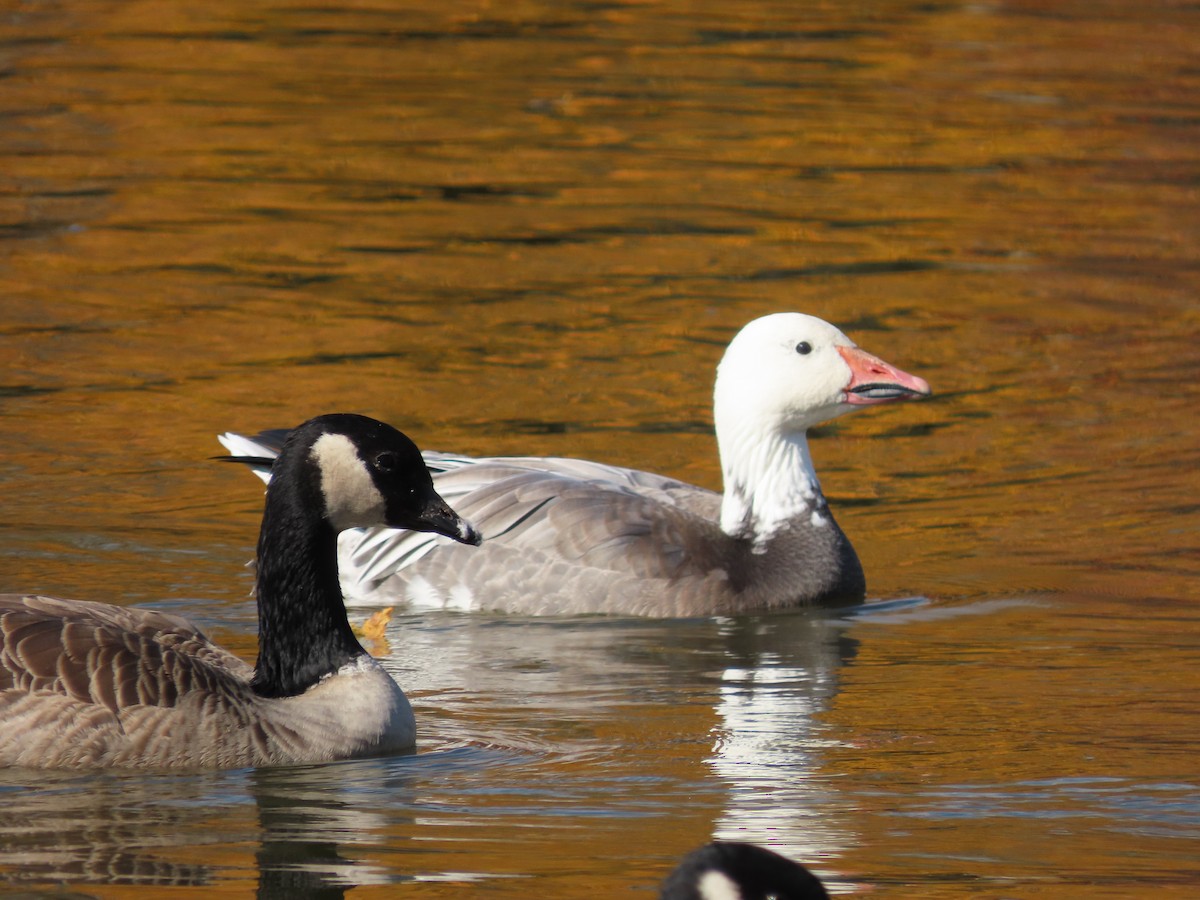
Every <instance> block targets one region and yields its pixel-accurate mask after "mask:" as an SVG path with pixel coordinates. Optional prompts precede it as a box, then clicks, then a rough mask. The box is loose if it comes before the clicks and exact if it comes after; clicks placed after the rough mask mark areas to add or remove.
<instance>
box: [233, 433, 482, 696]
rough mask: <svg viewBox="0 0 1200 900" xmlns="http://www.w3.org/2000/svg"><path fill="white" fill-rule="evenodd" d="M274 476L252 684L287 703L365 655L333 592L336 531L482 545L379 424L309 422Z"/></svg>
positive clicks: (266, 515)
mask: <svg viewBox="0 0 1200 900" xmlns="http://www.w3.org/2000/svg"><path fill="white" fill-rule="evenodd" d="M273 475H274V477H272V479H271V482H270V484H269V485H268V486H267V502H266V507H265V509H264V511H263V528H262V531H261V532H260V537H259V546H258V561H259V562H258V572H257V585H256V589H257V593H258V611H259V616H258V620H259V655H258V665H257V667H256V671H255V676H254V681H253V682H252V685H253V687H254V689H255V691H256V692H257V693H259V694H260V695H264V696H272V697H283V696H292V695H295V694H299V693H302V692H303V691H304V690H306V689H307V688H308V687H310V686H312V685H313V684H315V683H317V682H318V681H319V680H320V679H321V678H322V677H324V676H326V675H328V674H329V673H331V672H335V671H337V670H338V668H339V667H341V666H344V665H346V664H348V663H350V662H353V661H354V660H356V659H358V658H359V657H360V656H362V655H363V650H362V647H361V646H359V644H358V641H357V639H356V638H355V637H354V634H353V632H352V631H351V629H350V625H349V622H348V621H347V619H346V610H345V606H344V601H343V599H342V592H341V588H340V586H339V584H338V567H337V534H338V533H339V532H341V531H344V530H345V529H347V528H366V527H372V526H376V525H386V526H388V527H391V528H407V529H410V530H413V531H431V532H434V533H436V534H441V535H445V536H446V537H449V538H452V539H454V540H456V541H460V542H462V543H464V544H478V543H480V540H481V538H480V536H479V533H478V532H477V531H476V530H475V529H474V528H473V527H472V526H471V525H470V524H469V523H468V522H467V521H466V520H464V519H462V518H460V517H459V516H458V515H457V514H456V513H455V512H454V511H453V510H452V509H451V508H450V507H449V506H448V505H447V504H446V502H445V501H444V500H443V499H442V498H441V497H440V496H438V494H437V492H436V491H435V490H434V487H433V481H432V480H431V478H430V476H429V472H428V470H427V469H426V468H425V463H424V460H422V458H421V453H420V451H419V450H418V449H417V447H416V445H414V444H413V442H412V441H410V440H409V439H408V438H407V437H406V436H405V435H403V434H401V433H400V432H399V431H397V430H396V429H395V428H392V427H391V426H390V425H386V424H384V423H383V422H379V421H376V420H375V419H369V418H367V417H365V416H358V415H352V414H348V413H339V414H334V415H326V416H318V417H317V418H315V419H310V420H309V421H307V422H305V423H304V424H303V425H301V426H299V427H298V428H296V429H295V430H293V431H292V432H291V433H290V434H289V435H288V438H287V441H286V442H285V443H284V445H283V449H282V450H281V451H280V454H279V458H278V459H277V460H275V463H274V465H273Z"/></svg>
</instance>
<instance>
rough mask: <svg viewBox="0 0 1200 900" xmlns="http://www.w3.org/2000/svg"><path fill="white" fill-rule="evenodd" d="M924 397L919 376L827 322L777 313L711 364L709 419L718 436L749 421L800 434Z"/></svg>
mask: <svg viewBox="0 0 1200 900" xmlns="http://www.w3.org/2000/svg"><path fill="white" fill-rule="evenodd" d="M930 393H931V392H930V389H929V384H928V382H926V381H925V379H924V378H920V377H918V376H916V375H910V374H908V373H907V372H904V371H901V370H900V369H898V368H896V367H895V366H893V365H891V364H889V363H886V362H884V361H883V360H881V359H879V358H878V357H876V356H872V355H871V354H870V353H867V352H866V351H864V350H860V349H859V348H858V346H857V345H855V343H854V341H852V340H850V338H848V337H846V335H845V334H843V333H842V332H841V331H840V330H839V329H837V328H835V327H834V326H833V325H830V324H829V323H828V322H826V321H823V320H822V319H818V318H817V317H815V316H807V315H804V314H803V313H775V314H774V315H769V316H763V317H762V318H760V319H755V320H754V321H753V322H750V323H749V324H748V325H746V326H745V327H744V328H743V329H742V330H741V331H739V332H738V333H737V335H736V336H735V337H734V339H733V341H731V342H730V344H729V348H728V349H727V350H726V351H725V356H724V357H723V358H722V360H721V363H720V365H719V366H718V367H717V383H716V389H715V392H714V415H715V417H716V421H717V432H718V434H720V433H721V432H722V431H727V430H730V426H734V427H736V423H738V422H744V421H748V420H753V421H755V422H757V423H759V424H760V427H764V428H769V429H771V430H773V431H775V432H776V433H779V434H789V433H803V432H805V431H807V430H808V429H809V428H811V427H813V426H814V425H819V424H821V423H822V422H827V421H829V420H830V419H833V418H836V417H838V416H840V415H843V414H844V413H848V412H851V411H853V410H855V409H860V408H862V407H864V406H870V405H875V404H879V403H888V402H891V401H895V400H915V399H920V398H922V397H928V396H929V395H930ZM723 426H724V427H723Z"/></svg>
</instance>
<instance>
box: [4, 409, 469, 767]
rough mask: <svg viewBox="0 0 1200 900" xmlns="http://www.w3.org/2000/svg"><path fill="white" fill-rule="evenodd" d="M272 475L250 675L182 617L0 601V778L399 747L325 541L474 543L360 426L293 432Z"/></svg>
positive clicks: (378, 675) (394, 719)
mask: <svg viewBox="0 0 1200 900" xmlns="http://www.w3.org/2000/svg"><path fill="white" fill-rule="evenodd" d="M276 469H277V473H278V477H277V478H276V479H275V480H274V482H273V483H272V485H271V487H270V489H269V490H268V491H267V501H266V509H265V511H264V513H263V523H262V530H261V532H260V534H259V541H258V576H257V591H258V610H259V656H258V665H257V668H254V669H252V668H251V667H250V666H249V665H247V664H246V663H245V662H243V661H242V660H240V659H238V658H237V657H236V656H234V655H233V654H232V653H229V652H228V651H226V650H223V649H221V648H220V647H218V646H216V645H215V644H213V643H212V642H211V641H209V640H208V638H206V637H205V636H204V635H203V634H201V633H200V631H198V630H197V629H196V627H195V626H193V625H192V624H191V623H189V622H188V621H187V620H186V619H183V618H180V617H178V616H172V615H168V614H165V613H159V612H153V611H151V610H141V609H126V608H123V607H119V606H110V605H108V604H104V603H88V602H83V601H77V600H59V599H56V598H52V597H32V596H30V597H23V596H18V595H0V636H2V638H3V646H2V647H0V765H20V766H39V767H84V766H135V767H155V768H158V767H167V766H177V767H222V768H224V767H234V766H238V767H240V766H251V765H270V764H277V763H293V762H316V761H321V760H329V759H339V758H343V757H350V756H364V755H371V754H376V753H383V752H388V751H393V750H402V749H406V748H410V747H412V745H413V741H414V723H413V715H412V709H411V707H410V706H409V704H408V700H407V699H406V698H405V696H404V693H403V692H402V691H401V690H400V688H399V686H397V684H396V683H395V682H394V681H393V680H392V678H391V676H389V675H388V674H387V673H386V672H385V671H384V670H383V668H382V667H381V666H379V665H378V664H377V663H376V662H375V661H374V660H372V659H371V658H370V656H368V655H367V654H366V653H365V652H364V651H363V649H362V647H360V646H359V644H358V642H357V641H356V640H355V638H354V635H353V633H352V632H351V630H350V625H349V622H348V621H347V619H346V611H345V607H344V605H343V600H342V595H341V591H340V589H339V588H338V582H337V558H336V553H337V534H338V532H340V531H342V530H343V529H346V528H351V527H362V526H371V525H388V526H391V527H396V528H421V529H426V530H431V531H437V532H438V533H439V534H444V535H446V536H448V537H450V538H453V539H454V540H459V541H464V542H468V543H478V536H477V535H476V533H475V532H474V531H473V530H472V529H471V527H470V526H469V525H467V524H466V523H465V522H464V521H463V520H462V519H460V518H459V517H458V516H457V515H455V513H454V512H453V511H452V510H451V509H450V508H449V507H448V506H446V504H445V502H444V501H443V500H442V499H441V498H440V497H439V496H438V495H437V493H436V492H435V491H434V489H433V484H432V482H431V481H430V478H429V475H428V474H427V472H426V470H425V467H424V466H423V465H422V464H421V457H420V453H419V451H418V450H417V448H416V447H415V446H414V445H413V443H412V442H411V441H410V440H408V438H406V437H405V436H404V435H402V434H401V433H400V432H398V431H396V430H395V429H394V428H391V427H389V426H387V425H384V424H383V423H382V422H376V421H374V420H373V419H367V418H364V417H362V416H350V415H333V416H322V417H319V418H316V419H312V420H311V421H309V422H306V423H305V424H304V425H301V426H300V427H299V428H297V429H296V430H295V431H294V432H292V435H291V437H290V438H289V439H288V442H287V444H286V445H285V446H284V447H283V449H282V452H281V453H280V456H279V459H278V460H277V461H276Z"/></svg>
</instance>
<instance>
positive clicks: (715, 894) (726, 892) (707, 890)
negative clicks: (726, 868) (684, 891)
mask: <svg viewBox="0 0 1200 900" xmlns="http://www.w3.org/2000/svg"><path fill="white" fill-rule="evenodd" d="M696 890H697V893H699V895H700V897H701V898H702V900H742V892H741V891H740V890H739V889H738V886H737V884H736V883H734V881H733V879H732V878H730V877H729V876H728V875H725V874H723V873H721V872H705V873H704V874H703V875H702V876H701V877H700V883H699V884H697V885H696Z"/></svg>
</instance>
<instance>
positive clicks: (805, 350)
mask: <svg viewBox="0 0 1200 900" xmlns="http://www.w3.org/2000/svg"><path fill="white" fill-rule="evenodd" d="M796 352H797V353H799V354H800V355H801V356H808V354H810V353H812V344H810V343H809V342H808V341H801V342H800V343H798V344H797V345H796Z"/></svg>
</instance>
